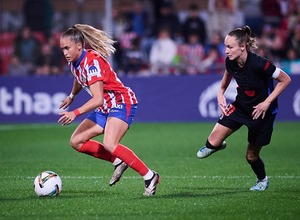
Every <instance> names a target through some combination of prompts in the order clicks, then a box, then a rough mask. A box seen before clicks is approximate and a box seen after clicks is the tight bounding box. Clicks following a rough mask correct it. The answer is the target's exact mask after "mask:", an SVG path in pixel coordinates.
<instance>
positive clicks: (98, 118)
mask: <svg viewBox="0 0 300 220" xmlns="http://www.w3.org/2000/svg"><path fill="white" fill-rule="evenodd" d="M136 109H137V105H129V106H128V105H126V104H119V105H118V106H117V107H114V108H111V109H109V111H108V113H104V112H102V111H98V110H94V111H93V112H92V113H91V114H90V115H89V116H88V117H87V119H89V120H91V121H93V122H95V123H96V124H98V125H99V126H101V127H102V128H105V125H106V121H107V118H109V117H115V118H119V119H121V120H122V121H124V122H126V123H127V124H128V127H130V125H131V123H132V121H133V119H134V116H135V113H136Z"/></svg>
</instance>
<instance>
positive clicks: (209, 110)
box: [198, 81, 237, 118]
mask: <svg viewBox="0 0 300 220" xmlns="http://www.w3.org/2000/svg"><path fill="white" fill-rule="evenodd" d="M220 86H221V81H217V82H214V83H212V84H210V85H209V86H208V87H207V88H206V89H205V90H203V92H202V93H201V94H200V97H199V103H198V109H199V113H200V115H201V116H202V117H204V118H218V117H219V116H220V114H221V111H220V109H219V105H218V100H217V95H218V91H219V89H220ZM236 87H237V84H236V82H235V81H232V82H231V83H230V85H229V86H228V88H227V90H226V92H225V94H224V95H225V98H226V101H227V103H230V102H232V101H234V100H235V97H236V95H237V92H236Z"/></svg>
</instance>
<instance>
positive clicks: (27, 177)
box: [0, 176, 300, 179]
mask: <svg viewBox="0 0 300 220" xmlns="http://www.w3.org/2000/svg"><path fill="white" fill-rule="evenodd" d="M34 178H35V177H33V176H31V177H30V176H0V179H34ZM61 178H63V179H106V178H110V176H61ZM122 178H124V179H139V178H142V177H140V176H123V177H122ZM163 178H164V179H252V178H253V176H163ZM268 178H269V179H300V176H268Z"/></svg>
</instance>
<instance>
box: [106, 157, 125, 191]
mask: <svg viewBox="0 0 300 220" xmlns="http://www.w3.org/2000/svg"><path fill="white" fill-rule="evenodd" d="M127 168H128V166H127V164H126V163H124V162H121V163H120V164H118V165H116V166H115V171H114V173H113V175H112V177H111V179H110V181H109V186H112V185H115V184H116V183H117V182H119V181H120V179H121V177H122V175H123V173H124V172H125V170H126V169H127Z"/></svg>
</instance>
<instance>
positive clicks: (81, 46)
mask: <svg viewBox="0 0 300 220" xmlns="http://www.w3.org/2000/svg"><path fill="white" fill-rule="evenodd" d="M85 42H87V43H89V45H90V46H91V48H92V49H85ZM113 43H114V41H113V40H112V39H111V37H110V36H109V35H108V34H107V33H105V32H104V31H102V30H99V29H96V28H94V27H92V26H89V25H85V24H76V25H74V26H73V27H72V28H69V29H68V30H66V31H65V32H64V33H63V34H62V35H61V38H60V47H61V49H62V51H63V54H64V56H65V58H66V60H67V61H68V65H69V67H70V70H71V72H72V74H73V76H74V82H73V88H72V91H71V93H70V95H69V96H68V97H66V98H65V99H64V100H63V102H62V104H61V106H60V108H62V109H66V108H67V107H68V106H69V105H70V104H71V103H72V101H73V99H74V98H75V96H76V95H77V94H78V93H79V92H80V91H81V89H82V88H83V89H84V90H85V91H86V92H87V93H88V94H90V96H91V98H90V99H89V100H87V101H86V102H85V103H84V104H83V105H82V106H80V107H78V108H76V109H75V110H73V111H64V112H61V113H60V116H61V117H60V118H59V120H58V122H59V123H61V124H62V125H69V124H70V123H71V122H73V121H74V119H75V118H76V117H77V116H79V115H81V114H84V113H87V112H91V113H90V114H89V115H88V116H87V118H86V119H84V120H83V121H82V122H81V123H80V124H79V126H78V127H77V129H76V130H75V131H74V133H73V134H72V136H71V140H70V144H71V146H72V147H73V148H74V149H75V150H77V151H78V152H81V153H85V154H88V155H91V156H94V157H96V158H99V159H102V160H106V161H109V162H111V163H113V164H114V166H115V170H114V174H113V176H112V178H111V180H110V182H109V185H110V186H112V185H114V184H115V183H116V182H118V181H119V180H120V178H121V176H122V174H123V172H124V171H125V170H126V169H127V167H128V166H129V167H131V168H132V169H133V170H135V171H136V172H138V173H139V174H140V175H141V176H142V177H143V178H144V180H145V192H144V195H145V196H150V195H154V194H155V192H156V187H157V185H158V183H159V180H160V176H159V174H158V173H156V172H155V171H153V170H151V169H149V168H148V167H147V166H146V165H145V164H144V163H143V161H142V160H141V159H140V158H138V157H137V156H136V155H135V154H134V152H133V151H132V150H130V149H129V148H128V147H126V146H124V145H122V144H120V141H121V139H122V137H123V136H124V135H125V134H126V131H127V130H128V128H129V126H130V125H131V123H132V120H133V118H134V115H135V112H136V109H137V104H138V102H137V99H136V96H135V94H134V92H133V91H132V90H131V89H130V88H129V87H126V86H124V85H123V83H122V82H121V81H120V79H119V78H118V77H117V75H116V73H115V72H114V71H113V69H112V68H111V66H110V64H109V63H108V61H107V60H106V59H105V57H108V56H110V55H111V54H112V53H113V52H115V48H114V47H113ZM101 134H103V135H104V137H103V143H99V142H97V141H95V140H92V138H94V137H96V136H98V135H101Z"/></svg>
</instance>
